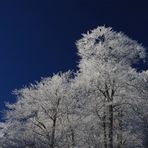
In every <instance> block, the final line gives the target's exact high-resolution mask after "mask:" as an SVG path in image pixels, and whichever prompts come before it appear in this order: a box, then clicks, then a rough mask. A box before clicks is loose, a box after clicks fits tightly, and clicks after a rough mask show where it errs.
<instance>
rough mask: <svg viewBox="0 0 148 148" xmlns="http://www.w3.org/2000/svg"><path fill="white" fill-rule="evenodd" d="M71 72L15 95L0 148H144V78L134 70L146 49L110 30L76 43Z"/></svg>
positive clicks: (0, 131) (147, 82) (147, 112)
mask: <svg viewBox="0 0 148 148" xmlns="http://www.w3.org/2000/svg"><path fill="white" fill-rule="evenodd" d="M76 45H77V48H78V55H79V56H80V61H79V64H78V67H79V71H78V72H77V73H76V74H73V73H71V72H70V71H68V72H66V73H58V74H55V75H53V76H52V77H47V78H43V79H42V80H41V81H40V82H36V84H30V85H29V86H27V87H24V88H22V89H19V90H15V91H14V94H15V96H16V102H15V103H13V104H9V103H8V104H7V105H6V106H7V108H8V109H7V110H6V111H5V114H4V118H5V122H4V123H0V145H1V147H2V148H18V147H21V148H143V147H145V148H146V147H147V138H148V127H147V125H148V120H147V119H148V109H147V108H148V72H147V71H144V70H143V71H141V72H139V71H137V70H136V68H134V66H133V65H134V64H137V62H138V61H139V60H143V61H144V59H145V57H146V51H145V48H144V47H143V46H142V45H141V44H139V43H138V42H137V41H134V40H132V39H130V38H129V37H127V36H126V35H125V34H123V33H122V32H115V31H113V30H112V28H110V27H108V28H106V27H104V26H102V27H98V28H96V29H94V30H92V31H88V32H87V34H83V37H82V38H81V39H80V40H78V41H77V43H76Z"/></svg>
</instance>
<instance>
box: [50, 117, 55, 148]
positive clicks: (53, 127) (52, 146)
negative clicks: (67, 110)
mask: <svg viewBox="0 0 148 148" xmlns="http://www.w3.org/2000/svg"><path fill="white" fill-rule="evenodd" d="M55 128H56V117H55V118H54V120H53V126H52V132H51V141H50V148H54V142H55Z"/></svg>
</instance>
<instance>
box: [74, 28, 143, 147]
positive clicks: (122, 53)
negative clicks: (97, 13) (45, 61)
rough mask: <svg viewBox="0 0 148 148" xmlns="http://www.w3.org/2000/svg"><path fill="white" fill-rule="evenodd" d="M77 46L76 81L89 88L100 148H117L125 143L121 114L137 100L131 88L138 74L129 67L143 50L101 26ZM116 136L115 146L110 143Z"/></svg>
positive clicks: (86, 35) (120, 34) (134, 91)
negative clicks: (99, 131) (100, 136)
mask: <svg viewBox="0 0 148 148" xmlns="http://www.w3.org/2000/svg"><path fill="white" fill-rule="evenodd" d="M77 47H78V49H79V50H78V54H79V56H80V58H81V60H80V62H79V68H80V74H79V77H80V78H79V80H81V81H82V80H83V81H85V82H86V83H88V84H87V86H89V87H90V97H89V99H90V101H92V104H93V103H94V105H93V107H92V109H93V110H96V111H93V112H94V113H95V114H96V115H97V116H98V117H99V118H100V122H102V128H103V141H104V142H103V143H104V144H103V145H104V147H105V148H107V147H108V148H113V147H114V146H116V145H117V146H118V147H119V148H120V147H122V145H123V144H124V143H125V140H123V127H122V124H123V123H124V122H123V121H122V120H123V118H124V114H125V115H126V117H127V116H128V115H127V112H130V106H129V105H131V104H133V105H134V103H136V102H137V99H138V97H137V93H138V91H137V90H136V89H135V88H134V87H133V81H134V80H135V79H136V75H137V74H138V72H136V70H135V69H134V68H133V67H132V65H133V64H134V63H135V62H137V61H138V60H140V59H144V57H145V49H144V48H143V47H142V46H141V45H140V44H138V43H137V42H136V41H133V40H131V39H130V38H128V37H127V36H126V35H124V34H123V33H121V32H119V33H117V32H115V31H113V30H112V29H111V28H105V27H98V28H97V29H94V30H92V31H91V32H87V34H83V38H82V39H80V40H79V41H78V42H77ZM115 118H116V119H115ZM115 120H117V121H115ZM116 122H117V123H118V125H116V124H115V123H116ZM116 126H118V127H116ZM116 130H118V131H117V135H115V133H116ZM121 134H122V135H121ZM128 135H129V134H128ZM116 136H117V139H116V142H117V144H116V142H114V140H115V137H116ZM102 147H103V146H102Z"/></svg>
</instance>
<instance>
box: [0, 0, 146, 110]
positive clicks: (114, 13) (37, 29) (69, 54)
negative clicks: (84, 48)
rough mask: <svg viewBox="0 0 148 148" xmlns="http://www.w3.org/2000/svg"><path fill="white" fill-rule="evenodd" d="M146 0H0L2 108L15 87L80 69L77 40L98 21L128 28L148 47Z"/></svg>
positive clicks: (0, 96) (118, 28)
mask: <svg viewBox="0 0 148 148" xmlns="http://www.w3.org/2000/svg"><path fill="white" fill-rule="evenodd" d="M146 1H147V0H145V1H144V0H137V1H136V0H127V1H126V0H123V1H122V0H3V1H0V110H2V109H3V108H4V101H11V102H12V101H14V100H15V99H14V96H12V95H11V91H12V90H14V89H15V88H18V89H19V88H21V87H22V86H23V85H27V84H29V83H30V82H31V83H33V82H34V81H35V80H40V77H46V76H50V75H52V73H56V72H58V71H67V70H68V69H76V64H77V62H78V57H77V55H76V52H77V50H76V47H75V41H76V40H78V39H79V38H80V37H81V33H84V32H86V31H87V30H89V29H93V28H95V27H97V26H98V25H104V24H105V25H106V26H111V27H113V29H114V30H117V31H123V32H124V33H126V34H127V35H128V36H130V37H131V38H133V39H135V40H138V41H139V42H142V43H143V45H144V46H145V47H148V4H147V3H146ZM146 66H147V65H145V67H146ZM140 67H143V66H142V65H140ZM147 67H148V66H147Z"/></svg>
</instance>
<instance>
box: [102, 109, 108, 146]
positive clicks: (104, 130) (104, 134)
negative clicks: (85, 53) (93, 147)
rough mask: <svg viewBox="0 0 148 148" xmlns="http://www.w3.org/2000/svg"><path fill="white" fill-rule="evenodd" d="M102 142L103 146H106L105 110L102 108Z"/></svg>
mask: <svg viewBox="0 0 148 148" xmlns="http://www.w3.org/2000/svg"><path fill="white" fill-rule="evenodd" d="M103 144H104V148H107V133H106V112H105V110H104V117H103Z"/></svg>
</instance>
